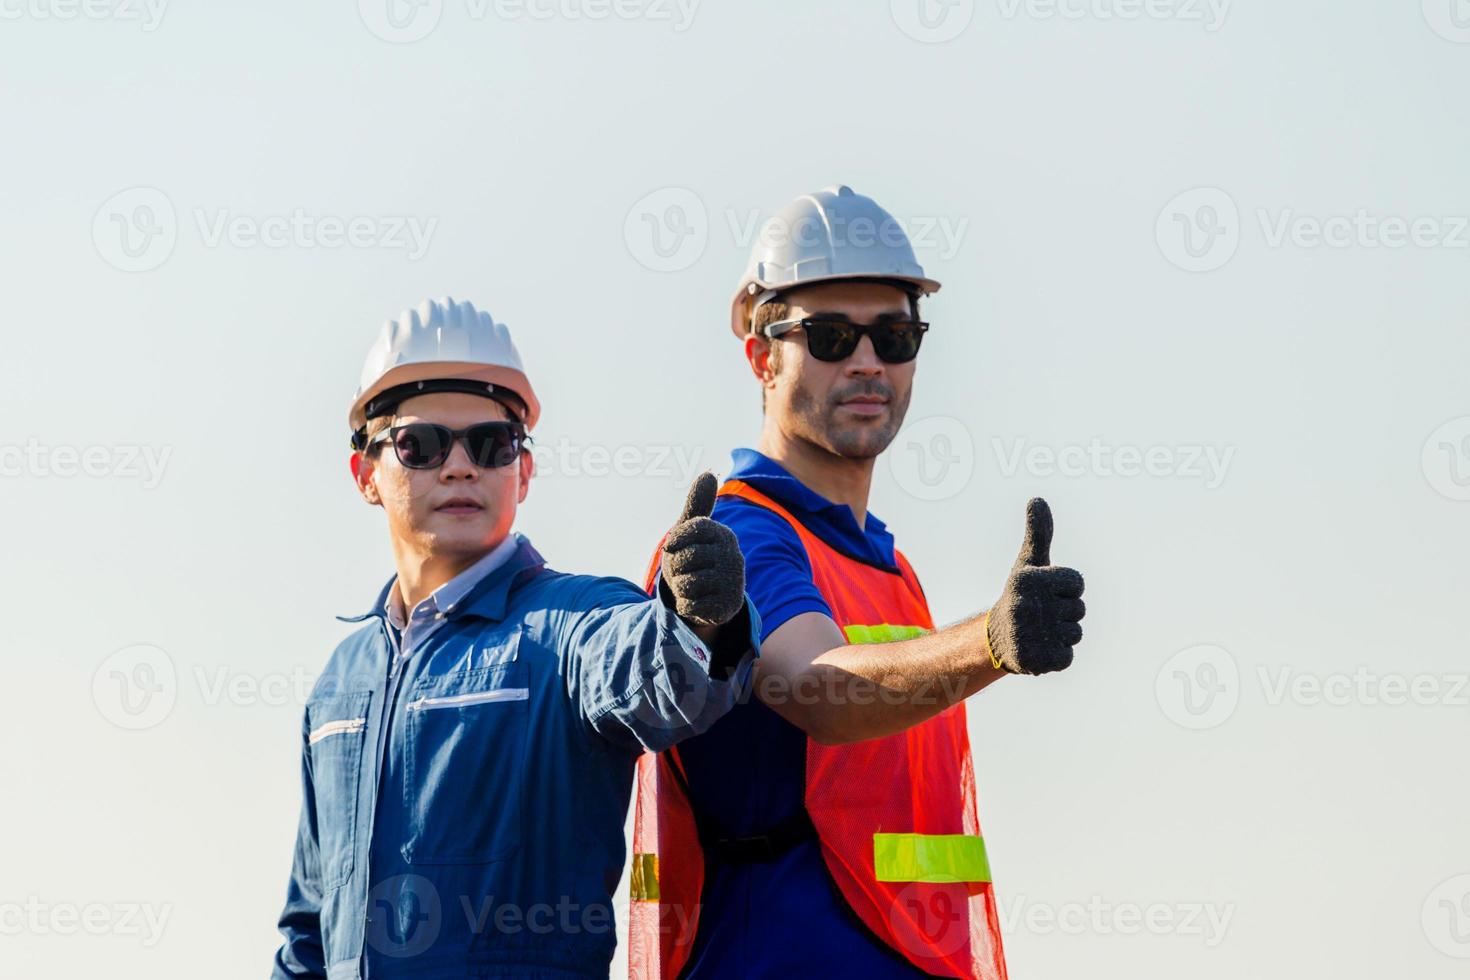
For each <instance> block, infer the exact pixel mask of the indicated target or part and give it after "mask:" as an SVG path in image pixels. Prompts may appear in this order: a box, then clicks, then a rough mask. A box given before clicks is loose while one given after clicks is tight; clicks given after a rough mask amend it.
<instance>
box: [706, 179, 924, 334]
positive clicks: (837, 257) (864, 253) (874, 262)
mask: <svg viewBox="0 0 1470 980" xmlns="http://www.w3.org/2000/svg"><path fill="white" fill-rule="evenodd" d="M835 279H882V280H888V281H891V282H894V283H897V284H900V285H904V286H907V287H910V288H912V289H914V290H915V291H917V292H918V293H919V294H921V295H928V294H929V293H932V292H936V291H937V290H938V289H939V283H938V282H936V281H935V280H933V279H930V278H929V277H928V276H926V275H924V267H923V266H921V265H919V260H918V259H916V258H914V248H913V245H911V244H910V243H909V236H908V233H907V232H905V231H904V229H903V226H902V225H900V224H899V223H898V220H897V219H896V218H894V217H893V215H891V214H889V213H888V212H887V211H885V210H883V208H881V207H880V206H879V205H878V202H877V201H874V200H873V199H872V198H871V197H864V196H863V195H861V194H858V193H856V192H854V191H853V189H852V188H851V187H848V186H846V185H839V186H835V187H827V188H823V189H822V190H819V191H817V192H816V193H815V194H803V195H802V196H801V197H798V198H797V199H796V200H795V201H793V202H791V203H790V204H788V205H787V206H786V207H785V208H783V209H782V210H781V211H779V212H778V213H776V214H775V215H773V216H772V217H771V218H770V220H768V221H767V222H766V223H765V224H764V225H762V226H761V231H760V235H759V236H757V238H756V243H755V248H753V249H752V250H751V253H750V264H749V265H748V266H746V269H745V277H744V278H743V279H741V280H740V288H739V289H737V290H736V291H735V298H734V299H733V300H732V301H731V303H730V329H732V330H734V331H735V336H737V337H740V338H742V339H743V338H744V337H745V335H746V334H747V333H748V332H749V331H750V325H751V318H752V317H753V316H754V315H755V310H756V307H758V306H760V305H762V304H763V303H765V302H767V301H768V300H770V299H772V298H774V297H775V296H776V294H777V293H779V292H781V291H782V290H784V289H790V288H792V287H793V286H804V285H807V284H809V283H814V282H829V281H832V280H835Z"/></svg>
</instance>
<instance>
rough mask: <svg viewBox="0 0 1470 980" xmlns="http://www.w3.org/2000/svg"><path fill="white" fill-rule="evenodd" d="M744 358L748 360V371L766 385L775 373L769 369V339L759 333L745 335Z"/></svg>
mask: <svg viewBox="0 0 1470 980" xmlns="http://www.w3.org/2000/svg"><path fill="white" fill-rule="evenodd" d="M745 359H746V360H747V361H749V362H750V371H751V373H752V374H754V375H755V376H756V377H757V378H758V379H760V383H761V384H762V385H768V384H770V383H771V380H772V379H773V378H775V376H776V374H775V372H774V371H772V370H771V341H769V340H767V339H766V338H765V337H762V336H761V335H760V334H755V333H750V334H746V335H745Z"/></svg>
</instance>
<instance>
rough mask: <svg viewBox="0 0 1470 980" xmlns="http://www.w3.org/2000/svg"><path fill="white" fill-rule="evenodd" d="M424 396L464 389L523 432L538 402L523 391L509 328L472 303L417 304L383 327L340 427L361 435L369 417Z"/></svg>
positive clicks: (522, 369)
mask: <svg viewBox="0 0 1470 980" xmlns="http://www.w3.org/2000/svg"><path fill="white" fill-rule="evenodd" d="M430 391H464V392H468V393H471V394H477V395H484V396H485V397H487V398H493V399H495V400H496V401H498V402H501V403H502V404H504V405H506V407H508V408H510V409H511V410H512V411H513V412H514V413H515V414H516V416H517V417H518V418H520V419H521V421H522V422H524V423H525V426H526V428H527V430H530V429H532V428H534V427H535V425H536V420H537V418H539V417H540V415H541V404H540V403H539V402H538V401H537V400H536V393H535V392H534V391H532V390H531V382H530V380H529V379H527V377H526V369H525V367H524V366H522V364H521V355H520V352H519V351H517V350H516V345H515V344H514V343H512V341H511V339H510V329H509V328H508V327H506V326H505V324H503V323H496V322H495V321H494V320H492V319H491V318H490V314H489V313H486V312H484V311H482V310H477V309H475V307H474V304H472V303H456V302H455V301H454V300H453V299H451V298H449V297H445V298H444V299H442V300H427V299H426V300H424V301H423V302H422V303H420V304H419V307H418V309H416V310H404V311H403V312H402V313H401V314H400V315H399V317H398V319H396V320H389V321H388V322H386V323H384V324H383V328H382V330H381V331H380V332H379V333H378V339H377V342H376V343H374V344H373V346H372V349H371V350H369V351H368V356H367V361H366V362H364V364H363V366H362V380H361V382H360V383H359V384H358V386H357V394H356V395H355V396H354V397H353V399H352V409H351V410H350V411H349V412H348V415H347V424H348V425H350V426H352V431H353V432H354V433H355V434H357V433H361V431H362V430H363V428H364V426H366V425H367V421H368V419H370V418H376V417H378V416H380V415H387V414H390V413H391V412H392V411H393V409H394V408H395V407H396V406H397V405H398V403H399V402H401V401H403V400H404V399H405V398H411V397H413V396H414V395H415V394H424V393H428V392H430Z"/></svg>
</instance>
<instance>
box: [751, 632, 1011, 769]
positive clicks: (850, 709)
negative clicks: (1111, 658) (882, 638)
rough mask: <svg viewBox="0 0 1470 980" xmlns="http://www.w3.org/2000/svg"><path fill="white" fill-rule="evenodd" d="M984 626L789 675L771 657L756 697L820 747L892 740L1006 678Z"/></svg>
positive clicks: (843, 656) (823, 662)
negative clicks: (884, 738)
mask: <svg viewBox="0 0 1470 980" xmlns="http://www.w3.org/2000/svg"><path fill="white" fill-rule="evenodd" d="M828 622H830V621H828ZM984 624H985V617H984V616H983V615H981V616H977V617H975V618H973V619H970V620H967V621H965V622H963V623H959V624H956V625H954V626H951V627H949V628H947V629H943V630H939V631H936V632H933V633H927V634H924V635H922V636H918V637H915V638H913V639H909V640H900V641H896V642H892V643H863V644H846V645H842V646H836V647H833V648H831V649H828V650H827V651H826V652H824V653H821V654H819V655H818V656H816V657H814V658H811V659H810V660H809V661H806V662H805V666H801V667H798V668H796V669H793V670H787V671H783V670H782V669H781V664H780V663H779V662H778V660H777V659H776V658H771V657H769V656H768V657H766V658H763V659H762V660H761V661H760V662H758V665H757V677H756V693H757V695H758V696H759V697H760V698H761V700H762V701H764V702H765V703H766V704H767V705H769V706H770V707H771V708H772V709H774V710H775V711H776V712H777V713H778V714H780V715H781V716H782V717H783V718H785V719H786V720H787V721H790V722H791V723H792V724H795V725H796V726H797V727H799V728H801V729H802V730H804V731H805V732H807V734H809V735H811V736H812V738H814V739H816V740H817V741H819V742H823V743H827V744H838V743H842V742H857V741H862V740H864V739H870V738H880V737H882V736H885V735H892V734H894V733H896V732H901V731H903V730H904V729H906V728H911V727H912V726H914V725H917V724H919V723H920V722H922V721H926V720H927V719H929V718H932V717H934V716H935V715H937V714H939V713H940V712H941V711H943V710H944V709H946V708H948V707H949V706H950V705H952V704H956V703H958V702H960V701H963V700H964V699H965V698H967V697H969V696H970V695H972V694H974V693H975V692H977V691H979V690H981V689H982V688H984V687H987V686H988V685H990V684H992V683H994V682H995V681H996V680H998V679H999V678H1000V677H1003V676H1004V675H1005V671H1003V670H1000V669H998V668H996V667H995V666H994V664H993V662H992V660H991V657H990V653H989V650H988V644H987V642H986V638H985V625H984ZM838 635H840V634H838Z"/></svg>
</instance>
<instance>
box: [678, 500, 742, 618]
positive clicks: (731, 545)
mask: <svg viewBox="0 0 1470 980" xmlns="http://www.w3.org/2000/svg"><path fill="white" fill-rule="evenodd" d="M718 489H719V484H718V482H716V480H715V475H714V474H713V473H710V472H708V471H706V472H704V473H701V474H700V475H699V476H698V477H697V478H696V479H695V481H694V485H693V486H692V487H690V488H689V499H688V500H686V501H685V502H684V513H682V514H680V515H679V522H678V523H677V524H675V525H674V526H673V528H672V529H671V530H670V531H669V536H668V537H667V538H665V539H664V553H663V574H662V575H661V576H660V578H659V595H661V596H662V597H663V600H664V603H665V604H667V605H668V606H669V608H671V609H673V610H674V612H676V613H678V614H679V618H680V619H682V620H684V621H685V622H687V623H690V624H691V625H694V626H722V625H724V624H725V623H728V622H729V621H730V620H732V619H734V618H735V617H736V615H738V614H739V613H740V611H741V610H742V609H744V608H745V558H744V556H742V555H741V554H740V543H739V542H738V541H737V540H736V539H735V532H734V531H732V530H730V529H729V528H728V527H726V526H725V525H723V524H721V523H720V522H719V521H717V520H714V519H713V518H711V517H710V516H709V515H710V513H711V512H712V511H713V510H714V509H715V491H716V490H718Z"/></svg>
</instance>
